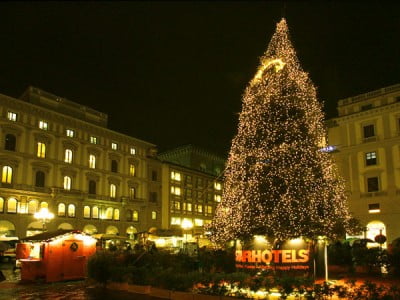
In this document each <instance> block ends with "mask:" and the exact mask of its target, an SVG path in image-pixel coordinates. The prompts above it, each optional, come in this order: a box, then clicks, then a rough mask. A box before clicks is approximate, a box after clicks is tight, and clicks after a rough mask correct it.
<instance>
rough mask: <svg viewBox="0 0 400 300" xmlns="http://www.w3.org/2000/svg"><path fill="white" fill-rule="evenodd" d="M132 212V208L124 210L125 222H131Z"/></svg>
mask: <svg viewBox="0 0 400 300" xmlns="http://www.w3.org/2000/svg"><path fill="white" fill-rule="evenodd" d="M132 213H133V212H132V210H130V209H127V210H126V221H127V222H132V217H133V215H132Z"/></svg>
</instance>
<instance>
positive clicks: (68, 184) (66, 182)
mask: <svg viewBox="0 0 400 300" xmlns="http://www.w3.org/2000/svg"><path fill="white" fill-rule="evenodd" d="M71 181H72V180H71V177H69V176H64V190H67V191H69V190H71Z"/></svg>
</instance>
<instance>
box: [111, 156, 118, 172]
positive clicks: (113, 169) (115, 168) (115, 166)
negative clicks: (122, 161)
mask: <svg viewBox="0 0 400 300" xmlns="http://www.w3.org/2000/svg"><path fill="white" fill-rule="evenodd" d="M111 172H114V173H117V172H118V163H117V161H116V160H115V159H113V160H112V161H111Z"/></svg>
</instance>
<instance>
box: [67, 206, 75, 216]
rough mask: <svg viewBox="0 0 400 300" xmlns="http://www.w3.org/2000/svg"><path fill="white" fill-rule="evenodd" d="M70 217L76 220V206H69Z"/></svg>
mask: <svg viewBox="0 0 400 300" xmlns="http://www.w3.org/2000/svg"><path fill="white" fill-rule="evenodd" d="M68 217H70V218H75V205H74V204H69V205H68Z"/></svg>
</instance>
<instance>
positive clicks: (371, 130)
mask: <svg viewBox="0 0 400 300" xmlns="http://www.w3.org/2000/svg"><path fill="white" fill-rule="evenodd" d="M363 130H364V139H367V138H370V137H374V136H375V126H374V125H373V124H371V125H366V126H364V127H363Z"/></svg>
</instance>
